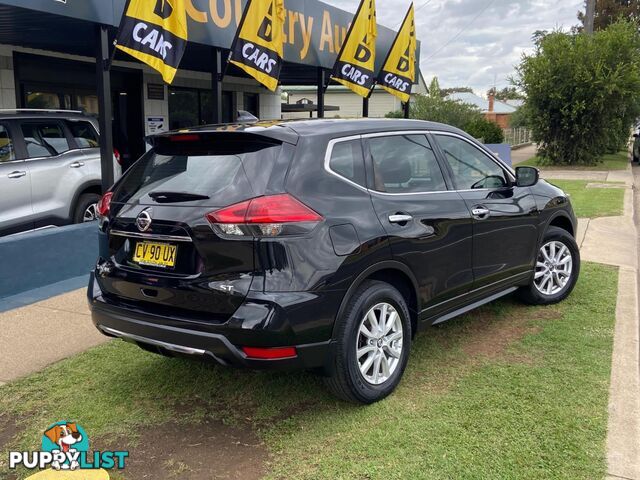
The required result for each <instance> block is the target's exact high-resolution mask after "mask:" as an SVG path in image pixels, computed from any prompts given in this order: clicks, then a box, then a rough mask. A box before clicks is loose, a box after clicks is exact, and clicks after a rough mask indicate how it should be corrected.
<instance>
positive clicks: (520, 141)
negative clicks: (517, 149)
mask: <svg viewBox="0 0 640 480" xmlns="http://www.w3.org/2000/svg"><path fill="white" fill-rule="evenodd" d="M502 131H503V132H504V143H508V144H509V145H511V146H512V147H514V146H517V145H524V144H527V143H531V142H532V139H531V130H529V129H528V128H505V129H504V130H502Z"/></svg>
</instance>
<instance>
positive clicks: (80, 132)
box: [67, 121, 100, 148]
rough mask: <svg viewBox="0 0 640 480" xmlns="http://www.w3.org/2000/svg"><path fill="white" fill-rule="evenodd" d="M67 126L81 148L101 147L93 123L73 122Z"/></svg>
mask: <svg viewBox="0 0 640 480" xmlns="http://www.w3.org/2000/svg"><path fill="white" fill-rule="evenodd" d="M67 126H68V127H69V130H70V131H71V136H72V137H73V138H74V140H75V141H76V145H78V147H79V148H96V147H99V146H100V145H99V142H98V132H96V130H95V128H93V125H91V123H89V122H85V121H78V122H76V121H72V122H67Z"/></svg>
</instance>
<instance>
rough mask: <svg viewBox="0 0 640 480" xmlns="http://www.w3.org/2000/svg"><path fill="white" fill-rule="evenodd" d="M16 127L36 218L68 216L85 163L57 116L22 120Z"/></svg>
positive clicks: (65, 218)
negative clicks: (27, 167)
mask: <svg viewBox="0 0 640 480" xmlns="http://www.w3.org/2000/svg"><path fill="white" fill-rule="evenodd" d="M20 129H21V131H22V135H23V138H24V142H25V147H26V152H27V164H28V166H29V171H30V173H31V191H32V202H33V211H34V214H35V216H36V218H37V220H38V221H40V222H44V223H47V222H49V221H55V220H68V219H69V217H70V212H71V208H72V205H71V203H72V201H73V198H74V195H75V193H76V192H77V190H78V188H79V186H80V185H81V184H82V183H83V182H84V181H85V179H86V178H87V168H90V167H87V165H86V163H85V162H84V161H83V160H84V159H83V157H82V155H81V154H80V152H79V151H78V150H71V148H72V147H71V144H70V139H69V137H68V135H67V131H66V129H65V127H64V124H63V122H62V121H60V120H54V119H47V120H22V121H21V122H20Z"/></svg>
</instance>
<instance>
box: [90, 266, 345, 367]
mask: <svg viewBox="0 0 640 480" xmlns="http://www.w3.org/2000/svg"><path fill="white" fill-rule="evenodd" d="M87 294H88V300H89V307H90V309H91V318H92V321H93V323H94V325H95V326H96V328H97V329H98V330H99V331H100V332H101V333H103V334H104V335H107V336H110V337H115V338H121V339H123V340H126V341H129V342H132V343H136V344H138V345H139V346H141V347H143V348H145V349H147V350H151V351H156V352H158V353H163V354H168V355H187V356H192V357H198V358H200V359H202V360H213V361H215V362H217V363H219V364H221V365H227V366H236V367H245V368H255V369H284V370H296V369H311V368H323V369H327V368H329V365H330V362H329V360H330V358H331V354H332V351H333V343H332V341H331V340H326V339H321V340H319V341H317V342H311V343H309V342H308V341H307V342H304V343H302V342H296V337H295V335H294V334H292V329H290V328H284V329H283V328H282V322H278V321H274V319H273V318H265V319H264V321H262V322H260V321H256V319H255V318H252V319H251V324H252V325H253V328H246V325H244V323H243V322H242V321H240V322H239V321H238V320H239V319H238V318H237V317H236V315H237V314H238V312H241V311H242V307H241V308H239V309H238V312H237V313H236V315H234V317H233V318H232V319H230V320H229V321H228V322H225V323H224V324H218V325H212V326H211V327H210V328H207V327H206V326H203V323H202V322H189V321H186V320H180V321H177V320H175V319H170V318H159V317H157V316H155V315H149V314H146V313H144V312H143V311H141V310H133V309H130V308H125V307H122V306H119V305H116V304H114V303H113V302H109V301H108V300H107V299H105V297H104V296H103V295H102V292H101V291H100V289H99V287H98V285H97V282H96V281H95V278H94V275H93V273H92V274H91V277H90V280H89V288H88V291H87ZM248 310H249V311H252V312H253V311H255V310H256V309H255V308H248ZM263 310H264V312H265V315H266V316H271V317H273V315H274V312H278V311H280V312H282V307H281V306H280V305H274V308H273V309H269V308H265V309H263ZM282 315H283V314H282V313H281V316H282ZM309 320H310V321H312V319H309ZM245 323H246V322H245ZM239 325H243V326H245V328H238V326H239ZM269 326H272V327H274V328H273V329H271V328H269ZM305 338H306V339H307V340H308V339H309V336H308V335H305ZM242 346H259V347H280V346H294V347H296V353H297V355H296V356H295V357H291V358H284V359H275V360H262V359H255V358H249V357H248V356H247V355H246V354H245V353H244V352H243V351H242V349H241V347H242Z"/></svg>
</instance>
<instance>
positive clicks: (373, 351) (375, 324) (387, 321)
mask: <svg viewBox="0 0 640 480" xmlns="http://www.w3.org/2000/svg"><path fill="white" fill-rule="evenodd" d="M402 338H403V332H402V319H401V318H400V314H399V313H398V311H397V310H396V309H395V307H394V306H393V305H391V304H389V303H385V302H383V303H378V304H377V305H374V306H373V307H371V308H370V309H369V311H368V312H367V313H366V314H365V315H364V317H363V318H362V320H361V321H360V326H359V327H358V335H357V338H356V358H357V361H358V368H359V369H360V374H361V375H362V377H363V378H364V379H365V381H367V382H368V383H370V384H372V385H380V384H382V383H384V382H386V381H387V380H388V379H389V377H391V375H393V372H395V370H396V369H397V368H398V365H399V364H400V358H401V357H402Z"/></svg>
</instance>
